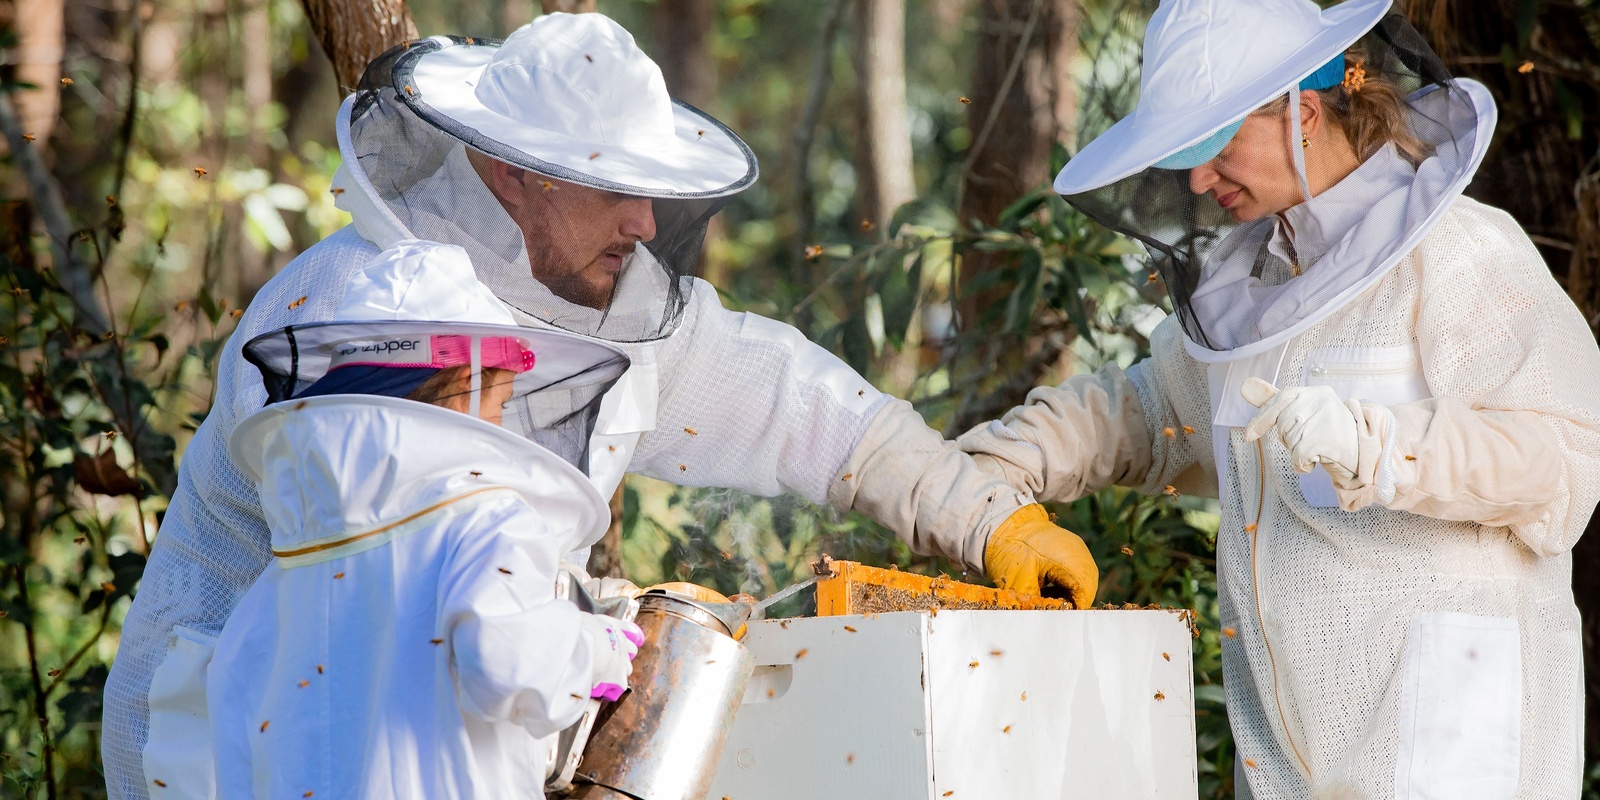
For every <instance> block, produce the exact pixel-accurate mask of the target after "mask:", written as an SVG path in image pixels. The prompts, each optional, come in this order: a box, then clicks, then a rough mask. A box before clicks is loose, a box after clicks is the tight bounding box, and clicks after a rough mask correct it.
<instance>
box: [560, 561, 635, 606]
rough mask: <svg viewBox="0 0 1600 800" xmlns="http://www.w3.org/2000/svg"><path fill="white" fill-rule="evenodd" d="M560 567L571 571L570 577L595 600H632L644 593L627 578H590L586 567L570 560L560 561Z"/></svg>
mask: <svg viewBox="0 0 1600 800" xmlns="http://www.w3.org/2000/svg"><path fill="white" fill-rule="evenodd" d="M561 568H562V569H564V570H566V571H567V572H570V573H572V577H573V578H576V579H577V581H578V583H579V584H581V585H582V586H583V590H584V591H585V592H588V593H589V596H590V597H592V598H594V599H596V600H610V599H611V598H613V597H626V598H628V599H630V600H633V599H636V598H638V596H639V595H641V594H644V590H643V589H640V588H639V587H637V586H635V585H633V581H630V580H628V579H627V578H606V577H600V578H591V577H589V571H588V570H587V569H584V568H583V567H580V566H578V565H577V564H574V563H572V562H571V561H563V562H561Z"/></svg>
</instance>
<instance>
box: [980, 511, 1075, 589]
mask: <svg viewBox="0 0 1600 800" xmlns="http://www.w3.org/2000/svg"><path fill="white" fill-rule="evenodd" d="M983 571H984V572H986V573H988V574H989V578H990V580H993V581H994V583H995V585H996V586H999V587H1000V588H1002V589H1010V590H1012V591H1014V592H1021V593H1023V594H1035V595H1036V594H1040V593H1041V592H1040V588H1041V584H1045V583H1053V584H1055V585H1057V586H1060V587H1061V588H1063V589H1066V590H1067V593H1068V594H1069V595H1070V596H1071V598H1072V605H1073V606H1074V607H1077V608H1089V607H1090V606H1092V605H1094V593H1095V591H1096V590H1098V589H1099V588H1100V570H1099V569H1098V568H1097V567H1095V565H1094V557H1093V556H1091V555H1089V548H1088V547H1087V546H1085V545H1084V543H1083V540H1082V539H1080V538H1078V535H1077V534H1075V533H1073V532H1072V531H1069V530H1067V529H1065V528H1061V527H1058V526H1056V525H1055V524H1054V523H1052V522H1051V521H1050V514H1049V513H1048V512H1046V511H1045V510H1044V506H1041V505H1039V504H1038V503H1034V504H1032V505H1027V506H1023V507H1022V508H1019V509H1017V510H1016V511H1015V512H1014V513H1012V515H1011V516H1009V517H1007V518H1006V521H1005V522H1002V523H1000V527H998V528H996V529H995V531H994V533H991V534H989V544H988V545H987V546H985V547H984V551H983Z"/></svg>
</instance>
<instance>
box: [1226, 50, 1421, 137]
mask: <svg viewBox="0 0 1600 800" xmlns="http://www.w3.org/2000/svg"><path fill="white" fill-rule="evenodd" d="M1345 64H1346V67H1345V76H1346V77H1345V81H1344V83H1342V84H1339V85H1337V86H1331V87H1329V88H1327V89H1318V90H1317V96H1318V97H1319V98H1320V99H1321V100H1322V110H1323V113H1325V114H1326V115H1327V119H1328V121H1329V122H1330V123H1332V124H1333V126H1334V127H1335V128H1337V129H1338V130H1339V133H1341V134H1343V135H1344V138H1345V141H1347V142H1349V143H1350V149H1352V150H1354V151H1355V154H1356V158H1357V159H1358V160H1360V161H1366V160H1367V159H1368V158H1369V157H1371V156H1372V154H1373V153H1376V152H1378V150H1379V149H1381V148H1382V147H1383V146H1384V145H1385V144H1389V143H1391V142H1393V143H1394V146H1395V149H1396V150H1398V151H1399V152H1400V155H1401V157H1402V158H1405V159H1406V160H1407V161H1410V162H1411V163H1412V164H1413V165H1415V164H1420V163H1422V161H1423V160H1424V159H1426V158H1428V156H1431V155H1433V147H1432V146H1430V145H1429V144H1427V143H1426V142H1424V141H1422V139H1420V138H1418V136H1417V135H1416V134H1415V133H1413V132H1412V130H1411V124H1410V123H1409V122H1408V121H1407V119H1406V103H1405V95H1404V93H1403V92H1401V91H1400V87H1399V86H1397V85H1396V84H1395V82H1394V80H1393V79H1391V78H1389V77H1388V76H1386V75H1384V74H1383V73H1382V72H1380V71H1378V69H1377V68H1376V66H1375V65H1373V64H1372V63H1370V62H1368V61H1367V58H1366V56H1365V54H1364V53H1363V52H1362V51H1361V50H1360V49H1359V48H1351V49H1350V50H1348V51H1346V52H1345ZM1288 106H1289V99H1288V98H1287V97H1280V98H1278V99H1277V100H1276V101H1274V102H1271V103H1268V104H1267V105H1266V106H1263V107H1262V108H1261V109H1259V111H1258V112H1257V113H1278V112H1281V111H1283V110H1284V109H1286V108H1288Z"/></svg>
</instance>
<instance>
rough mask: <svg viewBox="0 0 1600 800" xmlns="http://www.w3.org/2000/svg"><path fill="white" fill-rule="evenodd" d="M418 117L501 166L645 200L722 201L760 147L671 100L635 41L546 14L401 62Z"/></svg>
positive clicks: (750, 169) (586, 21)
mask: <svg viewBox="0 0 1600 800" xmlns="http://www.w3.org/2000/svg"><path fill="white" fill-rule="evenodd" d="M393 75H394V81H395V82H396V83H398V84H400V86H401V90H402V91H406V87H409V88H410V91H408V92H407V93H406V101H407V103H408V104H409V105H410V106H411V107H412V108H413V109H414V110H415V111H416V112H417V114H418V115H419V116H422V117H423V118H425V119H427V120H429V121H431V122H433V123H434V124H435V125H438V126H439V127H441V128H444V129H446V130H449V131H451V132H452V133H454V134H455V135H456V137H457V138H459V139H461V140H462V141H464V142H466V143H468V144H470V145H471V146H472V147H474V148H475V149H477V150H480V151H482V152H484V153H485V154H487V155H490V156H493V157H495V158H497V159H500V160H501V161H505V162H507V163H510V164H516V165H518V166H522V167H525V168H527V169H529V170H532V171H534V172H538V173H541V174H544V175H549V176H552V177H557V178H561V179H563V180H570V181H572V182H575V183H582V184H585V185H590V186H596V187H599V188H605V189H611V190H613V191H617V192H621V193H623V194H630V195H637V196H642V197H719V196H722V195H725V194H731V193H733V192H736V191H738V190H740V189H742V188H744V187H745V186H747V185H749V183H750V182H751V181H753V180H755V178H756V159H755V156H754V155H753V154H752V153H751V152H750V148H749V147H747V146H746V145H745V143H744V142H743V141H741V140H740V139H739V137H738V136H735V135H734V134H733V132H732V131H730V130H728V129H727V128H726V127H724V126H723V125H722V123H720V122H718V121H717V120H715V119H713V118H712V117H710V116H708V115H706V114H704V113H702V112H700V111H699V110H697V109H695V108H693V107H692V106H690V105H688V104H687V103H683V102H679V101H676V100H673V99H672V97H671V96H670V95H668V94H667V85H666V81H665V80H664V79H663V78H662V76H661V69H660V68H659V67H657V66H656V64H655V62H653V61H651V60H650V58H649V56H647V55H645V53H644V51H643V50H640V49H639V47H638V46H637V45H636V44H635V43H634V39H633V35H632V34H630V33H628V32H627V31H626V30H624V29H623V27H622V26H621V25H618V24H617V23H616V22H614V21H613V20H611V19H610V18H609V17H606V16H603V15H600V14H547V15H545V16H542V17H539V18H538V19H535V20H534V21H533V22H531V23H529V24H527V25H524V26H523V27H521V28H519V29H517V30H516V31H515V32H514V33H512V34H511V35H510V36H509V37H507V38H506V39H505V40H504V41H503V42H501V41H498V40H494V39H469V38H445V37H435V38H432V39H426V40H423V41H421V42H417V43H415V44H413V45H412V46H411V48H409V50H408V52H407V53H406V54H404V55H402V56H401V57H400V58H399V60H397V61H396V63H395V66H394V68H393Z"/></svg>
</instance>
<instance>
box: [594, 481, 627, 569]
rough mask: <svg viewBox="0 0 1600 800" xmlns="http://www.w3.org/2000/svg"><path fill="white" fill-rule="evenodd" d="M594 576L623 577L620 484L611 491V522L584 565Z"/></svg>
mask: <svg viewBox="0 0 1600 800" xmlns="http://www.w3.org/2000/svg"><path fill="white" fill-rule="evenodd" d="M584 568H585V569H587V570H588V571H589V574H590V575H593V576H594V577H596V578H625V577H627V575H626V574H625V570H624V569H623V568H622V484H620V483H619V484H617V490H616V491H615V492H612V493H611V524H610V525H608V526H607V527H606V532H605V534H604V535H602V536H601V537H600V541H598V542H595V543H594V546H593V547H592V548H590V550H589V563H588V564H587V565H586V566H585V567H584Z"/></svg>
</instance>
